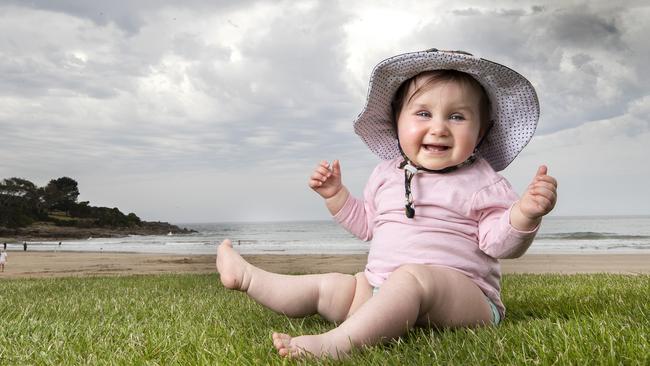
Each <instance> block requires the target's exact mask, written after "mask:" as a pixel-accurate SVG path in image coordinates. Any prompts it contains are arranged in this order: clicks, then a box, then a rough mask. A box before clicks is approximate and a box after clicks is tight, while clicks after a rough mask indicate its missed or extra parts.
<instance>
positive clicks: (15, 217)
mask: <svg viewBox="0 0 650 366" xmlns="http://www.w3.org/2000/svg"><path fill="white" fill-rule="evenodd" d="M44 215H45V213H44V211H43V209H42V201H41V197H40V195H39V190H38V187H36V185H35V184H34V183H32V182H30V181H28V180H26V179H22V178H15V177H14V178H8V179H3V180H2V181H1V182H0V225H2V226H7V227H20V226H26V225H29V224H31V223H32V222H33V221H34V220H36V219H39V218H42V217H43V216H44Z"/></svg>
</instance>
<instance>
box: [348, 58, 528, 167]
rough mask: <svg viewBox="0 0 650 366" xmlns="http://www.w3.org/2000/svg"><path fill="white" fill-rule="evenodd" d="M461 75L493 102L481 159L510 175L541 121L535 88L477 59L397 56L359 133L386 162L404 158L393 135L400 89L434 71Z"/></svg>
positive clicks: (378, 71) (375, 87)
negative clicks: (509, 168) (472, 80)
mask: <svg viewBox="0 0 650 366" xmlns="http://www.w3.org/2000/svg"><path fill="white" fill-rule="evenodd" d="M450 69H451V70H458V71H461V72H465V73H467V74H470V75H471V76H472V77H474V78H475V79H476V80H477V81H478V82H479V83H480V84H481V85H482V86H483V88H484V89H485V90H486V92H487V94H488V97H489V99H490V102H491V107H492V115H491V119H492V121H493V122H494V125H493V126H492V128H491V129H490V131H489V132H488V135H487V136H485V138H484V140H483V143H482V144H481V146H480V147H479V154H480V155H481V156H482V157H483V158H484V159H486V160H487V161H488V162H489V163H490V165H492V167H493V168H494V170H496V171H500V170H503V169H505V168H506V167H507V166H508V165H509V164H510V163H511V162H512V161H513V160H514V159H515V157H516V156H517V155H518V154H519V153H520V152H521V150H522V149H523V148H524V147H525V146H526V144H528V142H529V141H530V139H531V138H532V136H533V134H534V133H535V129H536V127H537V121H538V120H539V101H538V99H537V93H536V92H535V88H533V86H532V85H531V84H530V82H529V81H528V80H527V79H526V78H524V77H523V76H522V75H520V74H519V73H517V72H516V71H514V70H512V69H510V68H508V67H506V66H503V65H500V64H498V63H495V62H492V61H489V60H485V59H481V58H477V57H474V56H471V55H466V54H460V53H453V52H446V51H437V50H432V51H423V52H413V53H406V54H401V55H397V56H394V57H391V58H388V59H386V60H384V61H382V62H380V63H379V64H378V65H377V66H375V68H374V69H373V71H372V74H371V76H370V86H369V89H368V96H367V98H366V104H365V106H364V108H363V110H362V111H361V113H360V114H359V116H358V117H357V118H356V120H355V121H354V131H355V132H356V133H357V134H358V135H359V136H360V137H361V139H362V140H363V142H364V143H365V144H366V145H368V147H369V148H370V150H372V152H374V153H375V154H377V155H378V156H379V157H380V158H382V159H385V160H390V159H393V158H396V157H398V156H400V152H399V147H398V144H397V134H396V133H395V130H394V129H393V124H392V111H391V101H392V99H393V96H394V95H395V92H396V91H397V89H398V88H399V86H400V85H401V84H402V83H403V82H404V81H406V80H408V79H410V78H411V77H413V76H415V75H417V74H419V73H421V72H424V71H430V70H450Z"/></svg>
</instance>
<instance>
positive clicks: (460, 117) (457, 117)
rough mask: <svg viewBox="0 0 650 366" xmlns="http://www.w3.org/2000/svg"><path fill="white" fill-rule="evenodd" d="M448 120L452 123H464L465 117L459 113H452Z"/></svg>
mask: <svg viewBox="0 0 650 366" xmlns="http://www.w3.org/2000/svg"><path fill="white" fill-rule="evenodd" d="M449 119H450V120H452V121H464V120H465V116H463V115H462V114H459V113H454V114H452V115H451V116H449Z"/></svg>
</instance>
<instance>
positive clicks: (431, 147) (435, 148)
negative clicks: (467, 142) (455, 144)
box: [422, 144, 450, 152]
mask: <svg viewBox="0 0 650 366" xmlns="http://www.w3.org/2000/svg"><path fill="white" fill-rule="evenodd" d="M422 148H424V150H426V151H432V152H441V151H446V150H449V148H450V147H449V146H445V145H435V144H423V145H422Z"/></svg>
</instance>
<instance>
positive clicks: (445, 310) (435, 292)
mask: <svg viewBox="0 0 650 366" xmlns="http://www.w3.org/2000/svg"><path fill="white" fill-rule="evenodd" d="M490 321H491V310H490V307H489V305H488V303H487V301H486V300H485V295H483V293H482V292H481V290H480V289H479V288H478V287H477V286H476V285H475V284H474V283H473V282H472V281H471V280H470V279H469V278H468V277H466V276H464V275H463V274H461V273H460V272H457V271H455V270H452V269H447V268H442V267H430V266H424V265H405V266H402V267H400V268H399V269H398V270H396V271H395V272H393V273H392V274H391V275H390V277H389V278H388V279H387V280H386V282H384V284H383V285H382V287H381V289H380V290H379V292H378V293H377V294H376V295H375V296H373V297H372V298H370V299H369V300H368V301H366V302H365V303H364V304H363V305H362V306H361V307H360V308H359V309H358V310H357V311H356V312H355V313H354V314H352V315H351V316H350V317H349V318H348V319H347V320H346V321H345V322H343V323H342V324H341V325H340V326H339V327H337V328H335V329H332V330H331V331H329V332H327V333H324V334H319V335H308V336H301V337H295V338H293V337H291V336H289V335H285V334H281V335H278V336H274V340H273V341H274V345H275V347H276V348H277V349H278V352H279V353H280V355H283V356H286V355H288V356H301V355H303V354H305V353H309V354H312V355H315V356H317V357H334V358H340V357H341V356H344V355H345V354H347V353H348V352H349V351H350V349H351V348H352V347H359V346H362V345H373V344H378V343H381V342H385V341H388V340H390V339H393V338H397V337H399V336H401V335H403V334H404V333H406V332H407V331H408V330H409V329H410V328H412V327H413V326H414V325H415V324H416V323H417V324H423V325H425V324H426V325H431V326H440V327H464V326H478V325H483V324H489V323H490Z"/></svg>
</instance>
